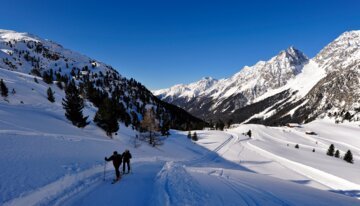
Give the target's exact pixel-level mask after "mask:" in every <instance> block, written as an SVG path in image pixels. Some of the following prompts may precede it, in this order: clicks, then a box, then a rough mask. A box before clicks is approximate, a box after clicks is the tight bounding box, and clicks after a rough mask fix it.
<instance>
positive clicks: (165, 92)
mask: <svg viewBox="0 0 360 206" xmlns="http://www.w3.org/2000/svg"><path fill="white" fill-rule="evenodd" d="M217 82H218V80H217V79H214V78H212V77H203V78H202V79H201V80H199V81H197V82H194V83H190V84H177V85H174V86H172V87H170V88H167V89H160V90H156V91H153V93H154V95H156V96H159V97H161V98H162V99H166V98H178V97H183V98H187V99H188V98H193V97H195V96H198V95H200V94H202V93H203V92H204V91H206V90H207V89H209V88H210V87H212V86H213V85H214V84H216V83H217Z"/></svg>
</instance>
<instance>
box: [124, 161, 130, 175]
mask: <svg viewBox="0 0 360 206" xmlns="http://www.w3.org/2000/svg"><path fill="white" fill-rule="evenodd" d="M125 163H126V164H127V169H128V172H130V160H129V161H124V162H123V173H125Z"/></svg>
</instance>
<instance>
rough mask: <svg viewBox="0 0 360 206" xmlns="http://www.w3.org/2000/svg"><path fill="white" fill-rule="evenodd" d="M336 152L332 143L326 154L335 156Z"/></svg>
mask: <svg viewBox="0 0 360 206" xmlns="http://www.w3.org/2000/svg"><path fill="white" fill-rule="evenodd" d="M334 152H335V146H334V145H333V144H331V145H330V147H329V149H328V151H327V153H326V154H327V155H329V156H334Z"/></svg>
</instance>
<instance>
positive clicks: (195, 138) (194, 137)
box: [192, 132, 199, 141]
mask: <svg viewBox="0 0 360 206" xmlns="http://www.w3.org/2000/svg"><path fill="white" fill-rule="evenodd" d="M192 140H193V141H198V140H199V139H198V137H197V134H196V132H194V134H193V135H192Z"/></svg>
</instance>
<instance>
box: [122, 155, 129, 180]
mask: <svg viewBox="0 0 360 206" xmlns="http://www.w3.org/2000/svg"><path fill="white" fill-rule="evenodd" d="M122 157H123V162H124V163H123V174H125V163H126V164H127V169H128V170H127V174H128V173H129V172H130V159H131V153H130V151H129V150H125V152H124V153H123V154H122Z"/></svg>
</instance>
